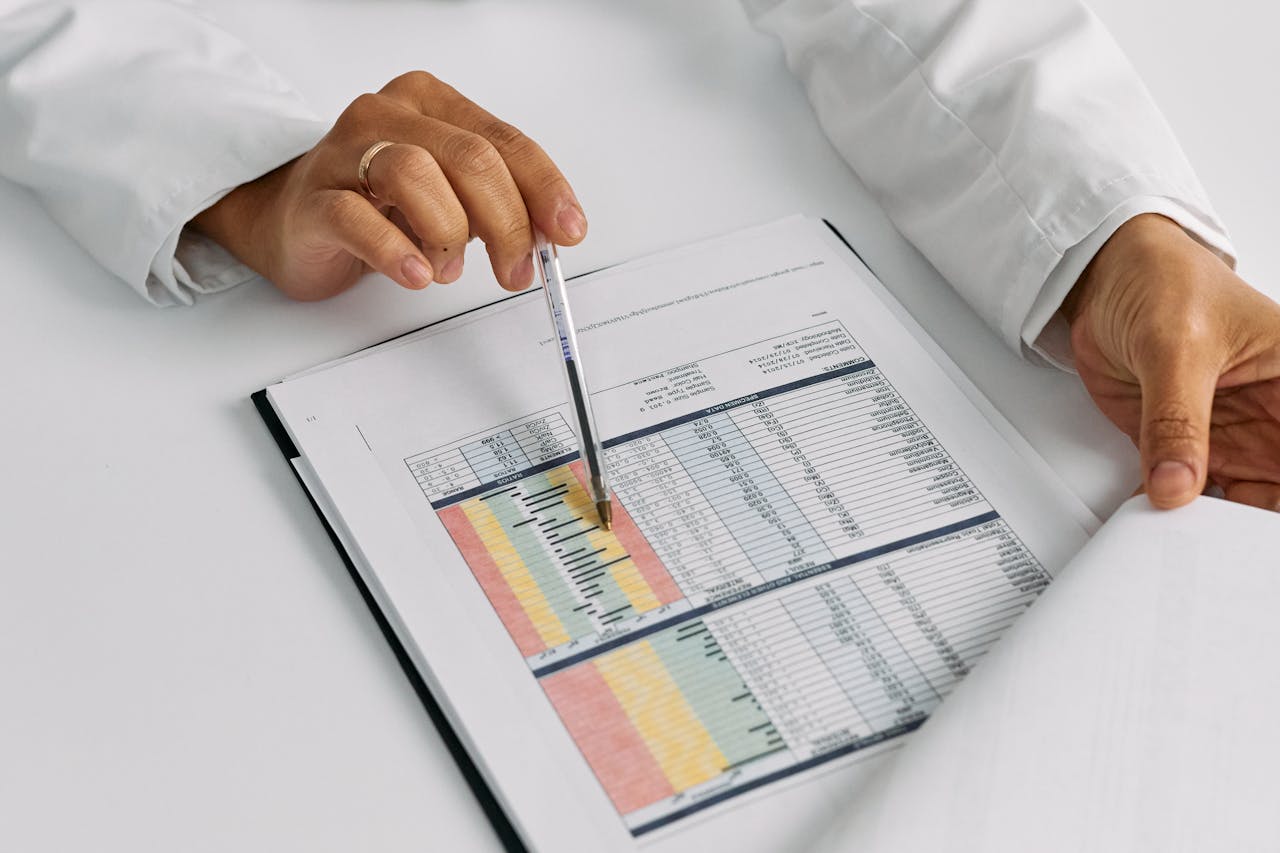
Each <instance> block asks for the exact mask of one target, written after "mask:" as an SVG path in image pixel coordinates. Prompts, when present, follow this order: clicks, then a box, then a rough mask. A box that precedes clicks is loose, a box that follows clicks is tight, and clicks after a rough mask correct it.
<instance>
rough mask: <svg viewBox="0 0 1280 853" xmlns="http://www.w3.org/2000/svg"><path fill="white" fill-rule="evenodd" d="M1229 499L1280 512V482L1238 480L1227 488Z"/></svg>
mask: <svg viewBox="0 0 1280 853" xmlns="http://www.w3.org/2000/svg"><path fill="white" fill-rule="evenodd" d="M1225 492H1226V497H1227V500H1229V501H1234V502H1235V503H1238V504H1248V505H1249V506H1256V507H1258V508H1259V509H1267V510H1271V511H1272V512H1280V483H1255V482H1249V481H1247V480H1237V481H1236V482H1235V483H1232V484H1231V485H1230V486H1228V487H1227V488H1226V489H1225Z"/></svg>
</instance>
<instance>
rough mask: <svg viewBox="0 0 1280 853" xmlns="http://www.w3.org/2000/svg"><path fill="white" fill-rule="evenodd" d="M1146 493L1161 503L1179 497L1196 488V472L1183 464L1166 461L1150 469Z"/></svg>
mask: <svg viewBox="0 0 1280 853" xmlns="http://www.w3.org/2000/svg"><path fill="white" fill-rule="evenodd" d="M1147 482H1148V488H1147V492H1148V493H1149V494H1150V495H1151V496H1152V497H1153V498H1155V499H1157V500H1160V501H1161V502H1163V501H1166V500H1168V499H1170V498H1175V497H1180V496H1182V495H1185V494H1187V493H1188V492H1191V491H1193V490H1194V489H1195V487H1196V472H1195V471H1193V470H1192V469H1191V466H1190V465H1188V464H1187V463H1185V462H1173V461H1170V460H1166V461H1164V462H1161V463H1159V464H1157V465H1156V467H1154V468H1152V469H1151V475H1150V477H1148V480H1147Z"/></svg>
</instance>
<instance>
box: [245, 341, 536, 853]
mask: <svg viewBox="0 0 1280 853" xmlns="http://www.w3.org/2000/svg"><path fill="white" fill-rule="evenodd" d="M424 328H425V327H424ZM397 337H399V336H397ZM392 340H394V338H393V339H392ZM250 399H251V400H252V401H253V405H254V406H255V407H256V408H257V410H258V414H259V415H261V416H262V420H263V423H265V424H266V427H267V430H268V431H269V432H270V433H271V437H272V438H273V439H275V442H276V446H277V447H279V448H280V453H281V454H282V455H283V456H284V459H285V462H286V463H288V464H289V470H290V471H292V472H293V476H294V479H295V480H297V481H298V485H299V486H300V487H301V488H302V491H303V493H304V494H305V495H306V496H307V500H308V501H309V502H310V503H311V509H312V510H314V511H315V514H316V517H317V518H319V519H320V523H321V524H322V525H324V530H325V533H327V534H329V541H330V542H332V543H333V547H334V549H336V550H337V552H338V556H340V557H341V558H342V563H343V565H345V566H346V567H347V573H348V574H349V575H351V580H352V581H353V582H354V583H355V585H356V589H358V590H360V597H361V598H363V599H364V603H365V606H367V607H368V608H369V613H370V614H372V615H373V620H374V622H376V623H377V624H378V629H379V630H381V631H382V636H383V637H384V638H385V639H386V641H387V643H388V644H389V645H390V646H391V650H392V652H394V653H395V656H396V661H398V662H399V664H400V669H401V671H402V672H404V674H405V677H406V678H408V679H409V683H410V684H411V685H413V692H414V693H416V694H418V700H419V701H420V702H421V703H422V707H423V708H424V709H425V710H426V712H427V716H428V717H430V718H431V722H432V723H434V724H435V727H436V730H437V731H439V732H440V738H441V739H442V740H443V741H444V744H445V746H446V747H448V749H449V754H450V755H452V756H453V760H454V763H456V764H457V765H458V770H459V771H461V773H462V778H463V779H465V780H466V782H467V786H468V787H469V788H471V793H472V794H474V795H475V797H476V800H477V801H479V803H480V808H481V810H482V811H483V812H484V814H485V817H487V818H488V819H489V823H490V825H491V826H492V827H493V830H494V832H496V833H497V835H498V840H499V841H500V842H502V846H503V848H505V849H506V850H507V851H509V853H528V848H527V847H525V844H524V841H522V840H521V838H520V835H519V833H517V832H516V828H515V826H513V825H512V823H511V820H510V819H509V818H508V817H507V813H506V812H505V811H503V809H502V806H501V804H500V803H499V802H498V798H497V796H496V795H495V794H494V793H493V789H492V788H490V787H489V783H488V782H487V781H485V778H484V775H483V774H482V773H481V772H480V768H479V767H477V766H476V763H475V761H473V760H472V758H471V755H470V754H469V753H468V752H467V749H466V746H464V745H463V743H462V739H461V738H460V737H459V736H458V732H457V731H456V730H455V729H454V727H453V724H452V723H450V722H449V718H448V717H447V716H446V715H445V713H444V709H443V708H441V707H440V703H439V702H437V701H436V698H435V696H433V695H432V694H431V688H429V687H428V686H427V683H426V681H424V680H423V678H422V674H421V673H420V672H418V668H417V667H416V666H414V665H413V660H412V658H410V657H409V653H408V652H407V651H406V650H405V647H404V644H403V643H401V642H400V638H399V637H398V636H397V635H396V632H395V630H394V629H393V628H392V627H391V623H389V622H388V621H387V617H386V616H385V615H384V614H383V612H382V608H381V607H379V606H378V602H377V601H376V600H375V599H374V597H373V593H372V592H370V591H369V586H368V584H366V583H365V582H364V578H362V577H361V576H360V572H359V570H358V569H356V565H355V563H354V562H353V561H352V560H351V555H350V554H349V553H347V549H346V548H345V547H344V546H343V544H342V540H341V539H339V538H338V534H337V531H335V530H334V529H333V525H331V524H330V523H329V519H327V518H326V517H325V514H324V512H323V511H322V510H321V509H320V504H319V503H317V501H316V499H315V496H314V495H313V494H311V490H310V489H309V488H307V484H306V483H305V482H303V480H302V477H301V475H299V474H298V470H297V469H296V468H295V467H294V466H293V464H292V463H293V460H294V459H297V458H298V457H299V456H300V455H301V454H299V453H298V448H297V447H296V446H294V443H293V439H291V438H290V437H289V433H288V431H287V430H286V429H285V428H284V424H283V423H282V422H281V421H280V416H279V415H278V414H276V410H275V407H274V406H272V405H271V401H270V400H269V399H268V398H267V391H266V389H265V388H264V389H263V390H261V391H258V392H256V393H254V394H252V395H250ZM424 842H427V839H424ZM427 846H428V847H430V846H431V845H430V844H429V843H428V844H427Z"/></svg>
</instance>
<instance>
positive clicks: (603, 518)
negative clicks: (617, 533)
mask: <svg viewBox="0 0 1280 853" xmlns="http://www.w3.org/2000/svg"><path fill="white" fill-rule="evenodd" d="M596 514H597V515H599V516H600V526H601V527H603V528H604V529H605V530H612V529H613V502H612V501H596Z"/></svg>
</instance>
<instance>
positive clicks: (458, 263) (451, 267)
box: [440, 258, 462, 284]
mask: <svg viewBox="0 0 1280 853" xmlns="http://www.w3.org/2000/svg"><path fill="white" fill-rule="evenodd" d="M460 275H462V258H450V259H449V262H448V263H447V264H445V265H444V268H443V269H441V270H440V283H441V284H448V283H449V282H451V281H457V280H458V276H460Z"/></svg>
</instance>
